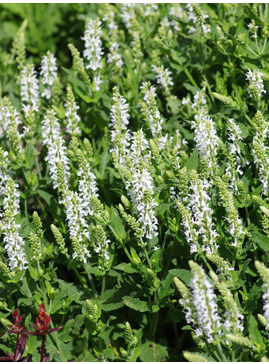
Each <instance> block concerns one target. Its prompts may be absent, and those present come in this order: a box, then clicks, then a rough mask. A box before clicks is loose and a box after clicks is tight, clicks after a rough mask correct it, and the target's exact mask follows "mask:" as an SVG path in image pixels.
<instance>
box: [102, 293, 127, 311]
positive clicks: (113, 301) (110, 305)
mask: <svg viewBox="0 0 269 364" xmlns="http://www.w3.org/2000/svg"><path fill="white" fill-rule="evenodd" d="M123 306H124V302H123V300H122V292H121V291H120V290H119V289H118V288H114V289H107V290H106V291H105V292H104V293H103V294H102V295H101V310H102V311H114V310H117V309H118V308H121V307H123Z"/></svg>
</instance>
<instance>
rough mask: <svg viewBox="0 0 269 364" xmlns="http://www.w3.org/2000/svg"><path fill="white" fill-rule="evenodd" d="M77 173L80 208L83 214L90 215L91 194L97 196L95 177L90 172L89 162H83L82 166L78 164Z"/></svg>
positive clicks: (91, 213) (91, 212)
mask: <svg viewBox="0 0 269 364" xmlns="http://www.w3.org/2000/svg"><path fill="white" fill-rule="evenodd" d="M77 174H78V176H79V177H80V179H79V182H78V195H79V197H80V201H81V209H82V211H83V212H84V215H85V216H88V215H89V216H92V215H93V214H94V210H93V207H92V205H91V201H90V200H91V197H92V196H96V197H98V193H97V191H98V188H97V184H96V177H95V175H94V174H93V173H92V172H91V168H90V164H89V163H87V164H85V166H83V167H82V166H80V167H79V169H78V173H77Z"/></svg>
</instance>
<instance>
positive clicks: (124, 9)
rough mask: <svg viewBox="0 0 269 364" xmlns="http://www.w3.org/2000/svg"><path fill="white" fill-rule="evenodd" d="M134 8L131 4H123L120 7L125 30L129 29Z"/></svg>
mask: <svg viewBox="0 0 269 364" xmlns="http://www.w3.org/2000/svg"><path fill="white" fill-rule="evenodd" d="M135 6H136V4H132V3H123V4H122V5H121V14H120V16H121V18H122V21H123V22H124V24H125V26H126V28H127V29H129V28H130V27H131V19H132V18H134V17H135Z"/></svg>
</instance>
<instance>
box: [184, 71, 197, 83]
mask: <svg viewBox="0 0 269 364" xmlns="http://www.w3.org/2000/svg"><path fill="white" fill-rule="evenodd" d="M184 72H185V74H186V76H187V77H188V79H189V80H190V82H191V84H192V85H193V86H194V87H198V86H197V83H196V82H195V81H194V79H193V77H192V75H191V74H190V72H189V71H188V69H187V68H184Z"/></svg>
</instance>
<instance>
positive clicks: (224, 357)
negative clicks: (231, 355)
mask: <svg viewBox="0 0 269 364" xmlns="http://www.w3.org/2000/svg"><path fill="white" fill-rule="evenodd" d="M217 348H218V350H219V353H220V356H221V358H222V361H224V362H227V361H228V360H227V358H226V356H225V355H224V353H223V351H222V347H221V345H220V343H218V345H217Z"/></svg>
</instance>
